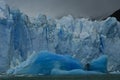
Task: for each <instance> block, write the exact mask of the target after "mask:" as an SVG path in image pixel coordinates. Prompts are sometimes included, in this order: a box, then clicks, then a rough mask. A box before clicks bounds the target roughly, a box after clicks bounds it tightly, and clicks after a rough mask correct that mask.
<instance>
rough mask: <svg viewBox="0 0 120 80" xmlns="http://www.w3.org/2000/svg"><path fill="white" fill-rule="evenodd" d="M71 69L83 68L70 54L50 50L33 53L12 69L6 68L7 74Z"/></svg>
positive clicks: (47, 72) (46, 72)
mask: <svg viewBox="0 0 120 80" xmlns="http://www.w3.org/2000/svg"><path fill="white" fill-rule="evenodd" d="M55 68H56V69H62V70H67V71H69V70H73V69H83V67H82V65H81V64H80V62H78V61H77V60H76V59H73V58H72V57H70V56H63V55H58V54H54V53H50V52H47V51H46V52H40V53H38V54H33V55H32V56H31V57H30V58H29V59H27V61H25V62H23V63H22V64H20V65H19V66H17V67H16V68H14V69H10V70H8V72H7V73H8V74H34V75H35V74H44V75H50V73H51V71H52V69H55Z"/></svg>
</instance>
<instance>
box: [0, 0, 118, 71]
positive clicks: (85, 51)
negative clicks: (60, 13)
mask: <svg viewBox="0 0 120 80" xmlns="http://www.w3.org/2000/svg"><path fill="white" fill-rule="evenodd" d="M119 47H120V22H118V21H117V20H116V19H115V18H114V17H109V18H107V19H105V20H102V21H92V20H90V19H85V18H80V19H75V18H73V17H72V16H71V15H68V16H64V17H63V18H61V19H52V18H48V17H47V16H46V15H41V14H40V15H39V16H38V17H37V18H32V19H31V18H29V17H28V16H27V15H25V14H23V13H22V12H21V11H20V10H18V9H12V8H9V6H8V5H6V4H5V3H4V1H3V0H2V1H0V72H3V71H5V70H7V69H8V68H11V67H15V66H16V65H19V64H20V63H21V62H23V61H25V60H26V59H27V58H28V57H29V55H31V54H32V53H39V52H40V51H42V50H47V51H50V52H53V53H57V54H62V55H66V54H69V55H71V56H72V57H74V58H77V59H78V60H80V61H81V62H82V63H83V64H86V63H89V62H91V61H92V60H93V59H96V58H98V57H99V56H101V55H103V54H105V55H107V56H108V70H109V71H119V70H120V68H119V66H120V64H119V62H120V58H119V57H120V49H119Z"/></svg>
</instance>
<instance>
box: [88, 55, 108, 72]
mask: <svg viewBox="0 0 120 80" xmlns="http://www.w3.org/2000/svg"><path fill="white" fill-rule="evenodd" d="M89 70H90V71H97V72H103V73H106V72H107V56H106V55H103V56H101V57H99V58H98V59H94V60H93V61H92V62H91V63H90V69H89Z"/></svg>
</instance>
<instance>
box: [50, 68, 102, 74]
mask: <svg viewBox="0 0 120 80" xmlns="http://www.w3.org/2000/svg"><path fill="white" fill-rule="evenodd" d="M88 74H104V73H101V72H97V71H85V70H82V69H74V70H70V71H66V70H60V69H53V70H52V71H51V75H88Z"/></svg>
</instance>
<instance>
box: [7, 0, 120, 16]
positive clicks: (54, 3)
mask: <svg viewBox="0 0 120 80" xmlns="http://www.w3.org/2000/svg"><path fill="white" fill-rule="evenodd" d="M6 2H7V3H8V4H9V5H10V6H11V7H17V8H19V9H20V10H21V11H23V12H24V13H26V14H28V15H29V16H32V17H36V16H37V15H38V14H40V13H41V14H46V15H48V16H51V17H53V18H58V17H61V16H65V15H68V14H71V15H73V16H74V17H92V18H94V17H102V16H107V15H110V14H111V13H112V12H114V11H116V10H117V9H120V0H6Z"/></svg>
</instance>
